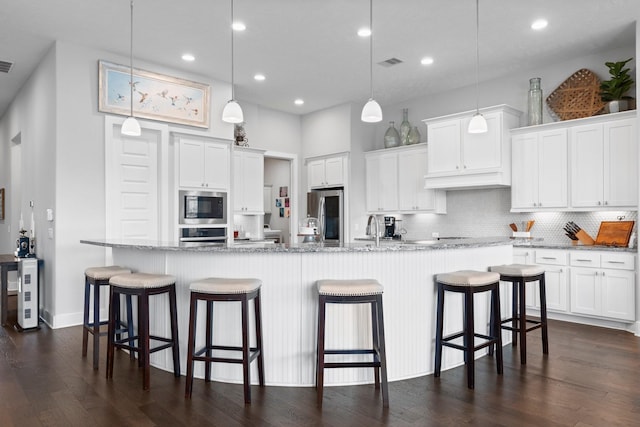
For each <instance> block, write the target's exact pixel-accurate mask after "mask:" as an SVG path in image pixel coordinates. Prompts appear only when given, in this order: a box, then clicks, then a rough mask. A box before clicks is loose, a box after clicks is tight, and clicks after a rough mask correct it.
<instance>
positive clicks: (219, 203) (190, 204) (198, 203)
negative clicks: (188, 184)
mask: <svg viewBox="0 0 640 427" xmlns="http://www.w3.org/2000/svg"><path fill="white" fill-rule="evenodd" d="M178 193H179V203H178V206H179V214H178V215H179V223H180V224H186V225H205V224H226V223H227V193H224V192H215V191H191V190H180V191H179V192H178Z"/></svg>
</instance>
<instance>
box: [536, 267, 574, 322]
mask: <svg viewBox="0 0 640 427" xmlns="http://www.w3.org/2000/svg"><path fill="white" fill-rule="evenodd" d="M544 268H545V274H544V276H545V291H546V293H547V310H550V311H567V308H568V307H567V291H568V290H567V268H566V267H556V266H548V265H545V266H544ZM537 288H538V289H539V288H540V287H539V286H537ZM537 293H539V291H537ZM538 301H539V296H538Z"/></svg>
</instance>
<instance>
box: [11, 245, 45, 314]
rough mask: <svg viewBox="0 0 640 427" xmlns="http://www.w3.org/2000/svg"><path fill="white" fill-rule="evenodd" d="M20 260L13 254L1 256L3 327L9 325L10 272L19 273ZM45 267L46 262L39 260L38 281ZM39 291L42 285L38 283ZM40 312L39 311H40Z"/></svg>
mask: <svg viewBox="0 0 640 427" xmlns="http://www.w3.org/2000/svg"><path fill="white" fill-rule="evenodd" d="M19 260H20V258H16V257H15V256H14V255H13V254H1V255H0V324H2V326H6V325H7V314H8V311H9V310H8V308H9V307H8V306H9V289H8V288H9V279H8V275H9V274H8V273H9V272H10V271H18V261H19ZM43 265H44V260H42V259H39V260H38V280H39V279H40V277H42V276H41V274H40V272H41V269H42V266H43ZM38 289H40V283H38ZM38 310H39V309H38Z"/></svg>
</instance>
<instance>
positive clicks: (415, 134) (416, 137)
mask: <svg viewBox="0 0 640 427" xmlns="http://www.w3.org/2000/svg"><path fill="white" fill-rule="evenodd" d="M419 142H420V131H419V130H418V126H414V127H412V128H411V130H410V131H409V135H408V136H407V144H418V143H419Z"/></svg>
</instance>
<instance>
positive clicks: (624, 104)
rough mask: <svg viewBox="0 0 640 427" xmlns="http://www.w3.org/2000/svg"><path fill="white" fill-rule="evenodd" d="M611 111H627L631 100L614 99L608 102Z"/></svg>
mask: <svg viewBox="0 0 640 427" xmlns="http://www.w3.org/2000/svg"><path fill="white" fill-rule="evenodd" d="M607 106H608V107H609V112H610V113H619V112H620V111H627V110H628V109H629V101H627V100H626V99H614V100H613V101H609V103H608V104H607Z"/></svg>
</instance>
